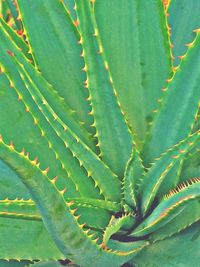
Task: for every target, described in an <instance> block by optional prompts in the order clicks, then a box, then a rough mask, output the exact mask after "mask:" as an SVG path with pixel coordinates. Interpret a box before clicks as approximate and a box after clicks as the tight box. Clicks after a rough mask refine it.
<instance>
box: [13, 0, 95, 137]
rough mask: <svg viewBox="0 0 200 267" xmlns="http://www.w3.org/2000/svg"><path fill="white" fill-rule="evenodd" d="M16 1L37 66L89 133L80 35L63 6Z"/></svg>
mask: <svg viewBox="0 0 200 267" xmlns="http://www.w3.org/2000/svg"><path fill="white" fill-rule="evenodd" d="M17 2H18V6H19V10H20V14H21V17H22V18H23V23H24V27H25V32H26V36H27V37H28V40H29V43H30V45H31V48H32V54H33V55H34V59H35V61H36V65H37V66H38V68H39V69H40V70H41V72H42V74H43V75H44V77H45V78H46V79H47V80H48V81H49V82H50V83H51V84H52V85H53V87H54V88H55V89H56V90H57V92H58V93H59V95H60V96H62V97H63V98H64V99H65V102H66V103H67V104H68V106H69V107H70V108H71V109H73V110H74V111H75V112H76V113H77V115H78V117H79V119H80V120H81V121H82V122H85V126H86V128H87V129H88V131H90V132H91V124H92V122H93V119H92V116H89V115H88V112H89V111H90V106H89V102H88V101H86V98H87V97H88V91H87V89H85V88H84V84H83V83H84V79H85V75H84V73H83V72H82V71H81V69H82V68H83V66H84V61H83V59H82V58H81V57H80V54H81V47H80V46H79V45H78V43H77V42H78V40H79V33H78V31H77V29H76V28H75V27H74V25H73V23H72V20H71V17H70V16H69V14H68V13H67V11H66V10H65V7H64V4H63V3H62V1H45V0H36V1H29V2H28V5H27V2H26V1H25V2H24V1H21V0H18V1H17ZM41 36H42V38H41Z"/></svg>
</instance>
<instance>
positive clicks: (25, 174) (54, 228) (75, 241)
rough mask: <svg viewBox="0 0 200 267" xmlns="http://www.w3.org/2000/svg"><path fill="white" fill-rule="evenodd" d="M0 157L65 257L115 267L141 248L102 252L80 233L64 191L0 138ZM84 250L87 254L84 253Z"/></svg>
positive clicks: (85, 262) (85, 234) (83, 232)
mask: <svg viewBox="0 0 200 267" xmlns="http://www.w3.org/2000/svg"><path fill="white" fill-rule="evenodd" d="M0 158H1V159H3V160H4V161H5V162H6V163H7V164H8V165H9V166H11V167H12V168H13V169H14V170H15V171H16V172H17V173H18V175H19V176H20V178H21V179H22V181H23V183H24V184H25V185H26V186H27V188H28V189H29V191H30V192H31V195H32V197H33V200H34V201H35V202H36V204H37V206H38V208H39V211H40V213H41V214H42V217H43V221H44V224H45V226H46V227H47V229H48V231H49V233H51V236H52V238H53V239H54V241H55V243H56V244H57V246H58V247H59V249H60V251H61V252H62V253H63V254H64V255H65V256H67V257H69V258H73V259H74V260H75V261H76V262H77V263H78V264H81V265H83V266H84V265H87V263H88V262H90V263H91V264H92V265H93V264H95V266H97V267H100V266H102V265H106V264H107V263H109V262H111V261H112V265H113V267H115V266H116V267H117V266H120V265H122V264H123V263H125V262H126V261H128V260H130V259H131V258H132V257H133V256H134V255H135V254H136V253H138V252H139V251H140V250H141V249H142V248H143V247H144V242H143V244H142V245H141V243H139V244H138V245H137V244H136V243H135V244H134V248H133V249H131V250H129V251H128V252H127V251H113V250H112V249H111V250H109V251H107V250H104V249H103V248H102V247H100V246H99V245H97V243H96V241H95V240H92V236H88V235H87V231H84V230H83V225H82V226H81V225H80V224H79V223H78V220H79V217H77V216H76V215H74V213H75V210H73V209H71V208H70V206H71V205H72V204H70V203H68V205H67V203H66V202H65V201H64V198H63V193H64V192H63V191H59V190H58V188H57V187H56V186H55V183H54V180H53V179H50V178H49V177H48V176H47V172H46V171H42V170H41V169H40V168H39V166H38V165H37V164H34V163H33V162H31V161H30V159H29V158H28V157H27V156H24V155H23V154H22V153H18V152H17V151H16V150H15V149H14V147H13V146H10V145H9V146H8V145H7V144H5V143H4V142H3V140H2V138H1V139H0ZM46 192H48V194H46ZM44 200H45V201H44ZM52 203H54V205H52ZM145 244H146V242H145ZM80 248H81V249H80ZM83 251H87V253H85V254H83Z"/></svg>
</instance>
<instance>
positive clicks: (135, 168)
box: [123, 146, 144, 208]
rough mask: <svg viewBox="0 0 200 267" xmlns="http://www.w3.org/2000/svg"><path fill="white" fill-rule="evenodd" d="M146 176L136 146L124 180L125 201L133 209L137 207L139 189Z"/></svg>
mask: <svg viewBox="0 0 200 267" xmlns="http://www.w3.org/2000/svg"><path fill="white" fill-rule="evenodd" d="M143 176H144V167H143V165H142V160H141V159H140V156H139V152H138V151H137V148H136V146H134V147H133V150H132V154H131V157H130V159H129V161H128V163H127V166H126V170H125V174H124V180H123V194H124V197H123V199H124V201H125V203H126V204H127V205H129V206H130V207H132V208H136V207H137V202H138V189H139V185H140V184H141V181H142V178H143Z"/></svg>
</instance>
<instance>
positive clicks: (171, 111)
mask: <svg viewBox="0 0 200 267" xmlns="http://www.w3.org/2000/svg"><path fill="white" fill-rule="evenodd" d="M199 47H200V33H197V35H196V38H195V40H194V42H193V43H192V45H191V46H190V47H189V48H188V52H187V54H186V56H185V57H184V58H183V59H182V61H181V64H180V66H179V68H178V69H177V71H176V72H175V75H174V76H173V78H172V80H171V81H170V83H169V85H168V87H167V88H165V90H166V93H165V94H166V95H165V97H164V99H163V101H162V103H161V106H160V107H159V108H158V110H157V113H156V115H155V119H154V121H153V125H152V127H151V129H150V133H149V136H148V138H147V142H146V143H145V147H144V151H143V157H144V160H145V163H146V164H148V163H150V162H152V161H153V160H154V159H155V157H158V156H159V155H160V154H161V153H162V152H164V151H165V150H166V149H168V148H169V147H171V146H173V145H174V144H176V143H177V142H179V141H180V140H182V139H184V138H186V136H187V135H188V134H189V133H190V132H191V129H192V127H193V124H194V118H195V115H196V113H197V112H198V106H199V99H200V90H199V82H200V65H199V60H200V49H199Z"/></svg>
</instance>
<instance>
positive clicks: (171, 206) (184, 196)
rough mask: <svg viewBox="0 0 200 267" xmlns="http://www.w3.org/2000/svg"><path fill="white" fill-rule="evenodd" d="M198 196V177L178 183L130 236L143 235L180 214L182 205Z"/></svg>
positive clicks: (199, 189)
mask: <svg viewBox="0 0 200 267" xmlns="http://www.w3.org/2000/svg"><path fill="white" fill-rule="evenodd" d="M199 197H200V178H194V179H192V180H190V181H188V182H186V183H185V184H180V185H179V186H177V188H175V189H172V190H171V191H170V192H169V194H168V195H166V196H165V197H164V198H163V200H162V201H161V202H160V203H159V204H158V206H157V207H156V208H155V209H154V210H153V212H152V213H151V214H150V215H149V216H148V217H147V218H146V219H144V221H143V222H142V223H141V224H139V226H138V227H136V229H135V230H134V231H133V232H132V233H131V236H144V235H147V234H149V233H151V232H153V231H155V230H158V229H159V228H160V227H162V226H163V225H165V224H166V223H167V222H170V221H172V220H173V219H174V218H175V217H176V216H178V215H179V214H181V213H182V212H183V211H184V205H186V204H187V203H188V202H190V201H191V200H193V199H195V198H196V199H197V198H199ZM199 203H200V202H199ZM199 203H198V204H199ZM199 207H200V205H199Z"/></svg>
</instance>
